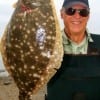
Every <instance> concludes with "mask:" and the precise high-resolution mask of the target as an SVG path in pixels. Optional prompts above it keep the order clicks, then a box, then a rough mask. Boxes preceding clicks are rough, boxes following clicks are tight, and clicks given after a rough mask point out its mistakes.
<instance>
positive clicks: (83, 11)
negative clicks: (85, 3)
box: [80, 9, 89, 17]
mask: <svg viewBox="0 0 100 100" xmlns="http://www.w3.org/2000/svg"><path fill="white" fill-rule="evenodd" d="M80 15H81V16H82V17H87V16H88V15H89V11H88V10H87V9H82V10H80Z"/></svg>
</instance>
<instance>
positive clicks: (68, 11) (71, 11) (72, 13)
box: [65, 8, 75, 16]
mask: <svg viewBox="0 0 100 100" xmlns="http://www.w3.org/2000/svg"><path fill="white" fill-rule="evenodd" d="M65 13H66V14H67V15H69V16H72V15H74V14H75V9H73V8H68V9H66V10H65Z"/></svg>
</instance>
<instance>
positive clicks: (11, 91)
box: [0, 76, 45, 100]
mask: <svg viewBox="0 0 100 100" xmlns="http://www.w3.org/2000/svg"><path fill="white" fill-rule="evenodd" d="M44 92H45V88H43V89H42V90H40V91H39V92H38V93H37V94H36V95H33V99H32V100H44ZM0 100H18V88H17V86H16V84H15V83H14V81H13V79H12V78H11V77H1V76H0Z"/></svg>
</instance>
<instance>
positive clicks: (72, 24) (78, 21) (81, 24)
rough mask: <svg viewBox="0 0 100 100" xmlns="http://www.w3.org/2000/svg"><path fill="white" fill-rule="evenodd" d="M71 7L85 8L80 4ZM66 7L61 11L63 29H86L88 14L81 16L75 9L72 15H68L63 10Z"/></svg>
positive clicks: (79, 30)
mask: <svg viewBox="0 0 100 100" xmlns="http://www.w3.org/2000/svg"><path fill="white" fill-rule="evenodd" d="M71 8H73V9H85V8H84V6H82V5H79V4H77V5H74V6H72V7H71ZM65 10H66V9H64V10H62V11H61V17H62V19H63V21H64V25H65V31H66V32H67V33H74V34H78V33H82V32H84V31H85V30H86V25H87V21H88V19H89V15H88V16H86V17H83V16H81V15H80V14H79V12H78V11H76V12H75V13H74V14H73V15H68V14H66V12H65Z"/></svg>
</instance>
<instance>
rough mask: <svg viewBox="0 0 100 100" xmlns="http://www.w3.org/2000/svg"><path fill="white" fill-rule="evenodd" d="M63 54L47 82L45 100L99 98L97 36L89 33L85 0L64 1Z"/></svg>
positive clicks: (87, 99)
mask: <svg viewBox="0 0 100 100" xmlns="http://www.w3.org/2000/svg"><path fill="white" fill-rule="evenodd" d="M61 17H62V19H63V22H64V25H65V27H64V30H63V32H62V33H63V46H64V53H65V54H64V57H63V62H62V66H61V68H60V69H59V70H58V71H57V73H56V75H55V76H54V77H53V78H52V79H51V80H50V81H49V83H48V85H47V95H46V100H100V45H99V43H100V36H99V35H94V34H90V33H89V32H88V31H87V29H86V26H87V22H88V20H89V17H90V8H89V3H88V0H65V1H64V3H63V6H62V9H61Z"/></svg>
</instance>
